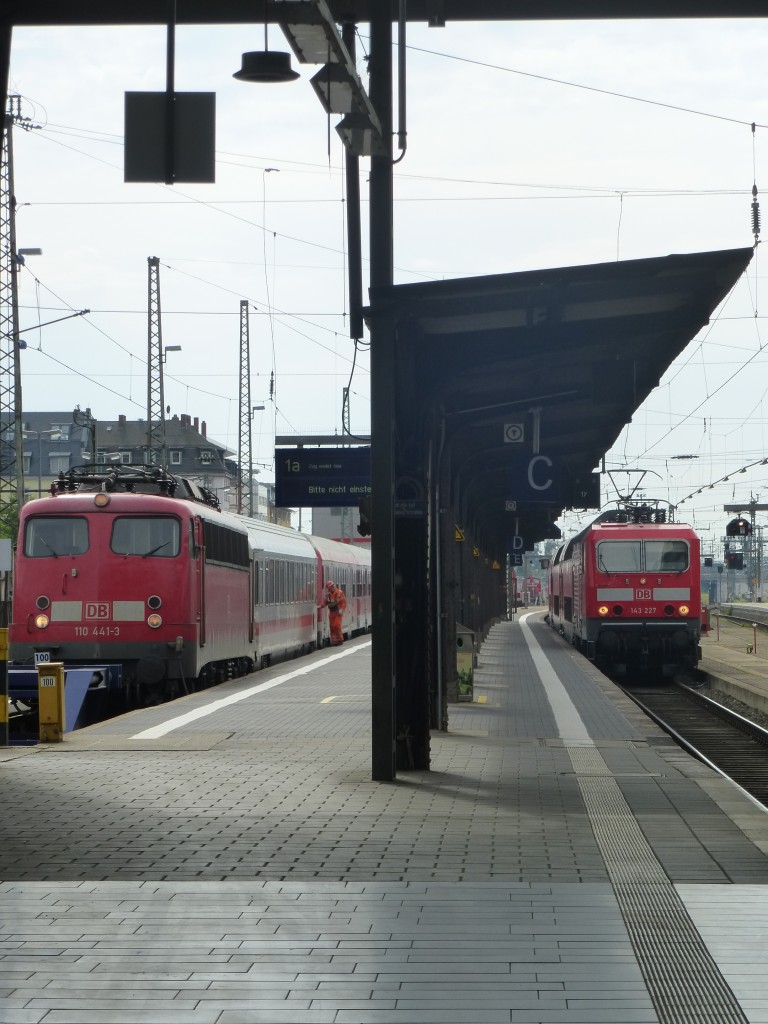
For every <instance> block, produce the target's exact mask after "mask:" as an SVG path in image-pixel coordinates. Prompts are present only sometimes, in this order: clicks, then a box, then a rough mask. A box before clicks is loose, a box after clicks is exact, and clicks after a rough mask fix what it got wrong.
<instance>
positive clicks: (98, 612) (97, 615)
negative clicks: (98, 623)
mask: <svg viewBox="0 0 768 1024" xmlns="http://www.w3.org/2000/svg"><path fill="white" fill-rule="evenodd" d="M85 617H86V619H108V618H109V602H108V601H98V602H97V601H88V602H86V605H85Z"/></svg>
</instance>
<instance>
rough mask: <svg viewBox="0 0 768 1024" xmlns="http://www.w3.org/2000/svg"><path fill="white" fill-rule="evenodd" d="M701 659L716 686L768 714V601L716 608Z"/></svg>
mask: <svg viewBox="0 0 768 1024" xmlns="http://www.w3.org/2000/svg"><path fill="white" fill-rule="evenodd" d="M710 619H711V621H710V626H711V628H710V629H709V631H708V632H707V633H706V634H705V635H704V636H702V639H701V653H702V660H701V663H700V668H701V670H702V671H703V672H704V673H705V675H706V677H707V680H708V682H709V685H710V686H711V688H712V689H713V690H717V691H718V692H720V693H724V694H726V695H727V696H728V697H732V698H734V699H735V700H738V701H741V702H742V703H743V704H746V705H747V706H749V707H751V708H754V709H755V710H757V711H759V712H761V713H762V714H764V715H768V605H764V604H733V605H727V606H724V607H723V608H721V609H715V610H714V611H713V614H712V615H711V617H710Z"/></svg>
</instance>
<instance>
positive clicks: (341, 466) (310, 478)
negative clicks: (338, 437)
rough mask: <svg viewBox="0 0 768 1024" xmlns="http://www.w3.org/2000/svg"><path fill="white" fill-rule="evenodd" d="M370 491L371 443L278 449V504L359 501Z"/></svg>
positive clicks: (312, 505) (300, 505)
mask: <svg viewBox="0 0 768 1024" xmlns="http://www.w3.org/2000/svg"><path fill="white" fill-rule="evenodd" d="M370 493H371V449H370V447H360V448H276V449H275V504H276V505H277V506H278V507H279V508H324V507H340V506H342V507H343V506H350V505H357V504H358V502H359V501H360V499H361V498H367V497H368V496H369V495H370Z"/></svg>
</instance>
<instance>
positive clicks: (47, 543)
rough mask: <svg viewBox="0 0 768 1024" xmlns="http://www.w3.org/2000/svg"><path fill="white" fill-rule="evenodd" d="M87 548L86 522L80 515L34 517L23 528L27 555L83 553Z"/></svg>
mask: <svg viewBox="0 0 768 1024" xmlns="http://www.w3.org/2000/svg"><path fill="white" fill-rule="evenodd" d="M87 550H88V521H87V520H86V519H85V518H84V517H82V516H33V517H32V518H31V519H28V520H27V526H26V530H25V531H24V554H25V555H26V556H27V558H58V557H59V556H60V555H82V554H84V553H85V552H86V551H87Z"/></svg>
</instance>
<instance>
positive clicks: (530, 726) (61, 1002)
mask: <svg viewBox="0 0 768 1024" xmlns="http://www.w3.org/2000/svg"><path fill="white" fill-rule="evenodd" d="M532 625H533V634H534V636H535V638H536V645H537V646H536V647H532V646H530V645H529V644H528V643H527V642H526V641H525V638H524V628H523V627H521V626H520V624H519V623H517V622H516V623H507V624H500V626H499V627H496V629H495V631H494V632H493V633H492V635H491V636H490V637H489V638H488V640H487V641H486V644H485V645H484V647H483V651H482V652H481V656H480V659H479V661H480V664H479V667H478V670H477V676H476V680H477V682H476V693H475V697H476V701H475V703H473V704H472V705H469V706H468V705H463V704H462V705H457V706H456V707H454V708H452V709H451V717H450V725H451V727H450V731H449V733H448V734H434V736H433V750H432V753H433V770H432V771H430V772H408V773H403V774H402V775H401V776H400V777H399V778H398V780H397V782H396V783H392V784H380V783H373V782H372V781H371V780H370V736H369V728H370V717H369V715H370V684H369V668H370V647H369V646H367V645H366V644H365V643H359V644H357V645H356V646H354V647H352V648H350V649H346V648H345V652H344V653H345V656H344V657H343V658H342V659H340V660H336V661H334V662H333V663H332V664H328V665H326V666H325V667H324V665H323V659H322V658H318V659H316V662H315V663H314V664H316V668H314V669H313V670H312V671H308V672H306V673H304V674H302V675H299V676H296V675H294V676H292V678H290V679H288V680H287V681H285V682H284V683H282V684H279V685H277V684H274V685H272V686H271V688H270V689H259V687H260V686H261V682H260V681H261V680H262V679H267V680H275V679H279V678H280V677H281V674H283V675H286V674H287V673H286V669H285V667H283V668H281V667H280V666H276V667H275V668H274V669H271V670H269V673H266V674H265V673H259V674H257V675H256V676H254V677H251V678H250V679H248V680H239V681H236V682H234V683H232V684H227V686H225V687H221V688H218V689H217V690H216V691H215V695H214V694H213V692H212V691H210V692H208V693H207V694H196V695H192V696H191V697H190V698H186V699H185V700H183V701H181V702H178V706H174V707H171V706H168V705H166V706H164V707H163V708H155V709H147V711H146V712H141V713H137V714H134V715H130V716H126V717H125V718H124V719H120V720H116V721H114V722H112V723H102V725H100V726H97V727H93V728H91V729H88V730H84V731H82V733H79V734H72V736H71V737H68V740H67V741H66V742H65V743H63V744H59V745H56V746H55V747H52V748H47V749H45V750H42V749H39V748H35V749H34V750H28V751H25V752H19V751H6V752H2V751H0V773H2V775H1V776H0V777H1V778H2V789H1V790H0V802H1V804H2V816H1V818H0V879H1V881H0V953H1V956H0V1022H2V1024H28V1022H31V1024H67V1022H71V1024H89V1022H91V1021H93V1022H98V1024H112V1022H115V1024H134V1022H136V1024H138V1022H139V1021H141V1022H142V1024H153V1022H155V1021H156V1022H158V1024H160V1022H174V1021H184V1022H185V1024H187V1022H188V1024H195V1022H198V1021H199V1022H201V1024H207V1022H209V1021H211V1022H212V1024H237V1022H243V1024H251V1022H261V1021H270V1022H273V1024H283V1022H285V1024H289V1022H304V1024H312V1022H326V1021H327V1022H332V1024H373V1022H388V1024H398V1022H407V1024H421V1022H424V1024H427V1022H433V1021H434V1022H438V1021H439V1022H453V1021H455V1022H465V1024H495V1022H497V1021H505V1022H520V1024H529V1022H539V1024H545V1022H547V1024H548V1022H552V1024H590V1022H591V1024H599V1022H608V1024H632V1022H636V1024H644V1022H660V1024H672V1022H673V1021H676V1019H677V1017H676V1015H677V1014H679V1013H682V1010H681V1008H680V1007H681V1006H682V1005H683V1003H684V1002H685V1000H690V1001H691V1002H692V1004H694V1005H693V1006H692V1008H691V1007H690V1006H689V1007H688V1009H686V1010H685V1012H686V1013H687V1014H689V1015H688V1016H686V1017H685V1018H684V1019H685V1020H686V1022H688V1021H691V1022H697V1021H699V1020H702V1021H703V1020H707V1021H718V1022H719V1021H730V1020H734V1021H744V1022H751V1024H768V1016H766V1013H765V1011H764V1010H763V1009H762V1007H763V1005H765V1004H766V1000H765V999H764V998H763V996H764V994H765V992H764V987H765V983H764V980H763V979H764V978H765V977H766V971H765V967H766V966H768V965H766V964H765V963H764V958H765V954H764V953H763V947H764V946H765V943H764V942H762V941H761V935H763V934H764V927H768V903H767V902H766V894H767V893H768V888H767V886H768V860H767V859H766V851H768V820H767V819H768V816H767V815H766V814H765V813H764V812H762V811H760V810H759V809H758V808H756V807H755V806H754V804H753V803H752V802H751V801H749V800H748V799H747V798H746V797H745V796H743V794H740V793H739V792H738V791H735V790H734V788H733V787H732V786H731V785H730V784H729V783H727V782H725V781H724V780H721V779H719V778H718V777H717V776H716V775H715V774H714V773H713V772H712V771H711V770H710V769H709V768H707V767H706V766H703V765H699V764H698V763H697V762H695V761H692V759H691V758H690V757H688V755H686V754H684V753H683V752H681V751H680V750H679V748H677V747H675V746H674V744H672V743H671V742H670V741H669V740H668V738H667V737H665V736H664V735H663V734H662V733H660V732H659V730H658V729H657V728H656V727H655V726H653V724H652V723H650V722H648V720H646V719H644V718H643V717H642V716H641V715H639V714H638V712H637V710H636V708H635V706H634V705H633V704H631V702H629V701H627V700H626V698H623V697H622V696H621V695H620V694H617V693H616V691H615V690H612V689H611V688H610V685H609V684H607V682H606V681H605V680H604V679H603V677H602V676H600V674H599V673H597V672H595V670H594V669H593V668H592V667H591V666H589V665H588V663H586V662H584V660H583V659H580V658H579V657H578V656H577V655H576V654H575V652H573V651H572V650H571V649H570V648H568V647H567V646H566V645H564V644H562V642H560V641H559V639H558V638H557V637H556V636H555V635H554V634H553V633H552V631H550V630H548V629H545V628H544V627H543V626H541V625H540V624H537V623H536V620H535V619H533V620H532ZM542 658H543V659H544V660H542ZM289 671H291V672H292V671H293V667H291V669H290V670H289ZM542 673H543V676H542ZM543 677H546V678H543ZM248 688H250V690H257V692H253V693H250V690H249V695H248V696H247V697H243V694H244V693H245V692H246V689H248ZM228 696H229V697H232V698H233V703H231V704H224V703H222V705H221V706H219V707H218V709H217V710H215V712H214V713H212V714H210V715H202V714H201V717H198V718H195V719H194V720H192V721H187V722H186V724H184V725H183V726H181V725H180V726H178V727H175V728H173V729H171V730H170V731H165V732H164V733H163V735H156V736H155V737H154V738H151V739H146V738H145V739H141V740H140V739H137V738H136V737H137V736H138V735H140V734H141V733H142V732H144V733H146V731H147V729H159V730H160V731H162V730H164V729H166V728H167V726H168V723H169V721H171V720H174V719H175V718H178V717H179V715H181V714H182V713H185V714H187V715H188V713H189V712H190V711H193V712H195V714H197V713H199V712H201V710H205V705H206V702H208V703H210V702H211V701H212V700H216V701H223V700H224V699H227V698H228ZM480 697H485V702H484V703H480V701H479V699H478V698H480ZM625 878H626V879H627V880H628V885H627V884H626V883H625ZM635 889H637V890H639V891H640V892H641V894H642V897H643V899H645V897H646V895H647V894H648V893H651V892H653V891H656V890H658V891H661V892H662V894H663V900H664V901H666V902H665V903H664V906H671V907H673V908H674V912H675V914H676V915H680V917H681V918H685V919H686V922H687V924H688V925H689V926H690V929H691V933H692V937H693V945H694V946H697V947H698V953H699V956H700V958H701V957H703V959H704V960H705V961H707V958H710V959H711V960H713V961H714V963H715V964H716V967H715V968H714V973H715V974H717V978H716V979H715V980H716V982H717V984H718V985H719V986H720V987H719V989H718V994H717V995H716V997H715V998H716V999H720V1000H721V1002H720V1003H718V1004H717V1005H715V1004H714V1003H711V1002H709V1003H706V1001H705V1005H695V1004H696V996H695V994H694V995H691V996H689V995H688V994H687V993H685V992H682V993H681V994H680V997H679V999H678V1003H677V1004H675V1003H674V1000H673V1003H672V1005H669V1004H668V1002H667V1000H666V993H665V990H664V987H663V985H660V983H659V981H658V979H657V978H656V977H655V971H656V968H657V966H658V963H657V961H659V962H660V964H661V969H662V971H666V966H667V965H666V964H665V963H664V955H665V954H664V953H663V952H661V953H660V952H659V951H657V950H654V948H653V947H654V943H655V939H656V934H655V930H654V928H653V927H651V928H649V927H648V926H647V924H644V922H643V920H642V918H643V917H644V916H646V915H645V911H643V910H642V908H641V912H640V914H639V916H638V914H637V913H636V908H635V905H634V904H633V902H632V900H633V895H632V892H628V890H635ZM666 941H669V936H667V937H666ZM686 942H687V943H688V945H689V946H690V945H691V936H690V935H689V936H688V938H687V939H686ZM654 958H656V959H654ZM670 970H671V973H672V975H674V965H672V966H671V968H670ZM700 970H701V972H702V974H703V975H704V976H710V975H712V973H713V968H712V964H711V963H709V961H707V962H706V963H705V964H704V966H703V967H701V968H700ZM681 973H682V972H681ZM683 985H684V980H683V982H681V986H683ZM707 998H708V997H707ZM713 1013H714V1014H715V1015H714V1016H713ZM697 1014H698V1016H697ZM679 1019H683V1018H682V1017H680V1018H679Z"/></svg>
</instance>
